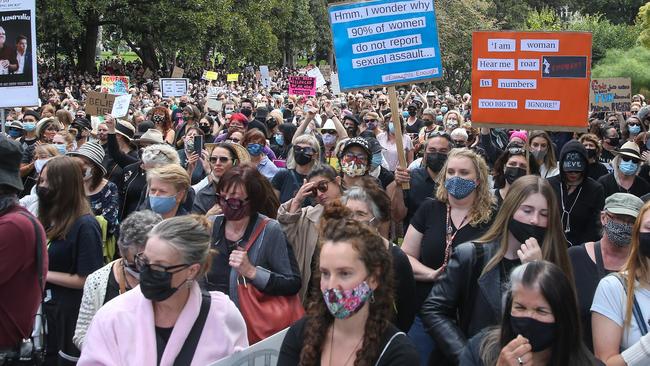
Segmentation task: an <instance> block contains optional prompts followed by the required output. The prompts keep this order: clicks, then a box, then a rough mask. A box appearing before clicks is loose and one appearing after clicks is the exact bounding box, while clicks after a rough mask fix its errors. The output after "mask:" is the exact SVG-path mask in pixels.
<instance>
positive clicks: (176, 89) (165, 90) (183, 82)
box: [160, 78, 189, 98]
mask: <svg viewBox="0 0 650 366" xmlns="http://www.w3.org/2000/svg"><path fill="white" fill-rule="evenodd" d="M188 85H189V81H188V80H187V79H171V78H163V79H160V91H161V92H162V96H163V98H167V97H182V96H183V95H187V88H188Z"/></svg>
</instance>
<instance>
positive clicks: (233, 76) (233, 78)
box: [226, 74, 239, 83]
mask: <svg viewBox="0 0 650 366" xmlns="http://www.w3.org/2000/svg"><path fill="white" fill-rule="evenodd" d="M226 81H227V82H229V83H230V82H235V83H236V82H237V81H239V74H228V76H227V78H226Z"/></svg>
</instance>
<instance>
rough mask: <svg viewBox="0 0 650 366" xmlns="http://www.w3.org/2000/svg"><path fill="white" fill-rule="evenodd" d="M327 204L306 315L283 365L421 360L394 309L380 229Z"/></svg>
mask: <svg viewBox="0 0 650 366" xmlns="http://www.w3.org/2000/svg"><path fill="white" fill-rule="evenodd" d="M350 216H351V211H350V210H348V209H346V208H343V207H341V205H340V204H338V203H337V204H334V205H332V206H328V207H327V208H326V209H325V212H324V215H323V221H322V224H321V229H322V232H321V246H320V254H319V256H318V263H317V266H318V268H319V271H318V272H317V273H316V274H315V276H314V277H315V278H314V281H313V286H314V289H313V292H312V293H313V297H312V301H311V302H310V305H309V307H308V309H307V315H306V316H305V317H304V318H303V319H301V320H299V321H298V322H296V323H295V324H294V325H293V326H291V327H290V328H289V332H288V333H287V335H286V337H285V339H284V342H283V343H282V348H281V349H280V356H279V359H278V364H279V365H380V366H385V365H396V366H397V365H417V364H418V363H419V361H418V355H417V352H416V350H415V348H414V347H413V345H412V344H411V341H410V340H409V338H408V337H407V336H406V334H404V333H402V332H400V331H399V330H398V329H397V328H396V327H395V326H394V325H392V324H391V323H390V321H389V319H391V316H392V312H393V285H392V283H393V281H392V279H393V276H392V272H393V269H392V265H391V255H390V253H389V251H388V249H387V247H386V245H385V244H384V241H383V239H382V238H381V237H380V236H379V235H378V234H377V232H376V230H374V229H372V228H370V227H369V226H368V225H366V224H364V223H361V222H359V221H357V220H354V219H351V218H349V217H350Z"/></svg>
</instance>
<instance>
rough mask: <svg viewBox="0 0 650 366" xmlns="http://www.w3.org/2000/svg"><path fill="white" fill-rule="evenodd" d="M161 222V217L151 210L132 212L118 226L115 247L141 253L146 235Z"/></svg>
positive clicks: (145, 242) (145, 241)
mask: <svg viewBox="0 0 650 366" xmlns="http://www.w3.org/2000/svg"><path fill="white" fill-rule="evenodd" d="M161 221H162V216H160V215H158V214H157V213H155V212H153V211H151V210H143V211H136V212H133V213H132V214H130V215H129V216H128V217H127V218H126V220H124V221H123V222H122V224H120V238H119V240H118V241H117V245H118V246H119V247H120V249H126V250H132V249H135V250H136V252H141V251H142V250H144V247H145V245H146V244H147V234H149V232H150V231H151V229H152V228H153V227H154V226H155V225H156V224H158V223H159V222H161Z"/></svg>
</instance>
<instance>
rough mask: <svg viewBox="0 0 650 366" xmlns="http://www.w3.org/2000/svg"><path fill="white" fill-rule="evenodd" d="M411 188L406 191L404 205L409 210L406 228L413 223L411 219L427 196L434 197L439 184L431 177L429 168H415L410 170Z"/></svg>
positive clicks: (405, 221) (405, 222)
mask: <svg viewBox="0 0 650 366" xmlns="http://www.w3.org/2000/svg"><path fill="white" fill-rule="evenodd" d="M409 175H410V179H409V184H410V186H411V187H410V189H409V190H406V191H404V205H405V206H406V209H407V212H406V217H405V218H404V228H407V227H408V225H409V224H410V223H411V219H412V218H413V215H415V212H416V211H417V210H418V208H419V207H420V204H421V203H422V202H423V201H424V200H425V198H434V197H435V195H436V189H437V187H438V184H437V183H436V181H434V180H433V179H431V176H430V175H429V171H428V170H427V168H415V169H411V170H409Z"/></svg>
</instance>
